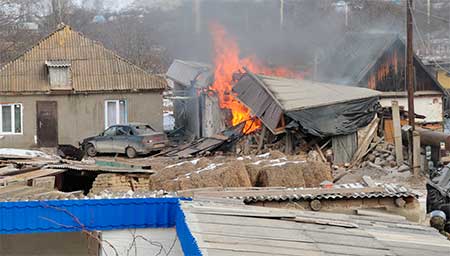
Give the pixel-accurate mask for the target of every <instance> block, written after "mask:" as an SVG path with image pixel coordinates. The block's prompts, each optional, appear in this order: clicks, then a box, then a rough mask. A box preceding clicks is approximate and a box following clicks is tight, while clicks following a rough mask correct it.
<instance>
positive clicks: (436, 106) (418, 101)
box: [380, 95, 443, 123]
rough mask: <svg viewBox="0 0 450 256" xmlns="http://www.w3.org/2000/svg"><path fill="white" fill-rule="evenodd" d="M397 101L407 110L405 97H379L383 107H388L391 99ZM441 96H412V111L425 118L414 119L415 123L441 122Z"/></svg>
mask: <svg viewBox="0 0 450 256" xmlns="http://www.w3.org/2000/svg"><path fill="white" fill-rule="evenodd" d="M393 100H396V101H398V105H399V106H401V107H404V109H405V110H408V98H406V97H397V98H395V97H392V98H391V97H390V98H382V99H380V104H381V106H383V107H390V106H391V105H392V101H393ZM442 104H443V103H442V96H437V95H436V96H433V95H430V96H420V97H418V96H416V97H415V98H414V111H415V112H416V113H417V114H420V115H424V116H426V118H425V119H416V122H417V123H441V122H442V121H443V105H442Z"/></svg>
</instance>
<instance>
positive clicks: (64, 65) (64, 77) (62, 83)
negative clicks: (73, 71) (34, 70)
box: [45, 60, 72, 90]
mask: <svg viewBox="0 0 450 256" xmlns="http://www.w3.org/2000/svg"><path fill="white" fill-rule="evenodd" d="M45 64H46V65H47V68H48V76H49V82H50V88H51V89H52V90H71V89H72V86H71V82H70V81H71V77H70V66H71V64H70V62H68V61H61V60H60V61H46V62H45Z"/></svg>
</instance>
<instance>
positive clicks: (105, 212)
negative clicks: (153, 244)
mask: <svg viewBox="0 0 450 256" xmlns="http://www.w3.org/2000/svg"><path fill="white" fill-rule="evenodd" d="M179 211H181V210H180V208H179V202H178V198H142V199H137V198H134V199H101V200H93V199H88V200H59V201H56V200H55V201H39V202H38V201H33V202H3V203H0V233H1V234H20V233H41V232H73V231H80V230H82V229H86V230H112V229H125V228H167V227H174V226H175V220H176V217H177V214H178V212H179Z"/></svg>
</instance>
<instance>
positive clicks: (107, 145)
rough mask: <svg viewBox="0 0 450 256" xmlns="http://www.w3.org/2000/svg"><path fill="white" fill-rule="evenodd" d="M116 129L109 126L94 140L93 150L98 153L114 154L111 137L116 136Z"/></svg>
mask: <svg viewBox="0 0 450 256" xmlns="http://www.w3.org/2000/svg"><path fill="white" fill-rule="evenodd" d="M116 131H117V127H116V126H111V127H109V128H108V129H106V131H104V132H103V133H102V134H101V136H98V137H97V138H95V148H96V150H97V152H99V153H114V144H113V137H114V136H116Z"/></svg>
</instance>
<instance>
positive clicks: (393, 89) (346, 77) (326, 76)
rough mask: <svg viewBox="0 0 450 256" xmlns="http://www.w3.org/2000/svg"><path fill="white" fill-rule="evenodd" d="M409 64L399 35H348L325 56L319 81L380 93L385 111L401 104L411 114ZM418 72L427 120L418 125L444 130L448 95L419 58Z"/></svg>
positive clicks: (419, 108) (418, 102)
mask: <svg viewBox="0 0 450 256" xmlns="http://www.w3.org/2000/svg"><path fill="white" fill-rule="evenodd" d="M405 62H406V58H405V44H404V42H403V41H402V40H401V39H400V37H399V35H397V34H386V33H347V34H346V35H345V36H344V37H343V38H342V39H341V41H339V42H337V43H336V44H333V47H332V49H330V50H329V51H328V52H326V53H325V56H324V58H323V60H322V61H321V62H320V64H319V65H318V70H317V77H318V80H320V81H323V82H331V83H336V84H343V85H353V86H358V87H366V88H370V89H374V90H377V91H380V92H381V99H380V103H381V105H382V106H383V107H390V106H391V102H392V100H397V101H398V102H399V104H400V106H401V107H402V108H404V109H405V110H407V109H408V104H407V92H406V85H405ZM414 70H415V79H414V82H415V84H414V87H415V111H416V113H417V114H419V115H423V116H425V118H424V119H418V120H417V122H419V123H421V124H422V125H424V126H429V127H435V128H438V129H441V128H442V123H443V116H444V115H443V113H444V111H443V110H444V107H445V100H446V98H447V96H448V92H447V91H446V90H445V89H444V88H443V87H442V86H441V84H440V83H439V82H438V81H437V80H436V79H435V77H434V76H433V75H432V74H431V73H430V72H429V70H428V69H427V68H426V67H425V66H424V64H423V63H422V61H421V60H420V59H419V58H418V57H417V56H414Z"/></svg>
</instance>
